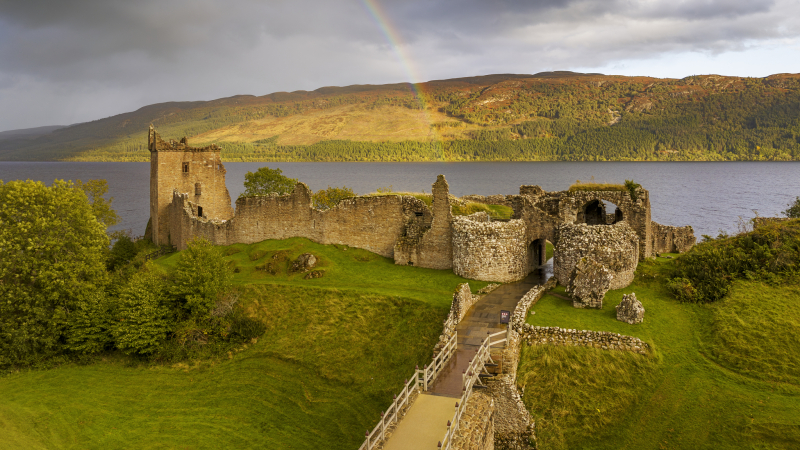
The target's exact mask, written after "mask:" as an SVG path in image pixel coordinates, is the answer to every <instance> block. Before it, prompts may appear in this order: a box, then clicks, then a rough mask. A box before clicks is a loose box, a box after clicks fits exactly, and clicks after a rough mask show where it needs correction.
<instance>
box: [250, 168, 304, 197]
mask: <svg viewBox="0 0 800 450" xmlns="http://www.w3.org/2000/svg"><path fill="white" fill-rule="evenodd" d="M295 184H297V180H296V179H294V178H289V177H287V176H285V175H283V171H282V170H281V169H270V168H269V167H261V168H260V169H258V170H256V171H255V172H247V174H246V175H245V176H244V188H245V191H244V193H243V194H242V196H243V197H255V196H259V195H269V194H270V193H272V192H275V193H277V194H278V195H283V194H288V193H290V192H292V190H293V189H294V186H295Z"/></svg>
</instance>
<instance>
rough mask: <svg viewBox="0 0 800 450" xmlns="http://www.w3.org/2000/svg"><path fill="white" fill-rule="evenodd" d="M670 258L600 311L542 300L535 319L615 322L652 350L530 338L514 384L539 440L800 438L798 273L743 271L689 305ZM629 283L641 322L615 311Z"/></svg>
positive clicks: (764, 445)
mask: <svg viewBox="0 0 800 450" xmlns="http://www.w3.org/2000/svg"><path fill="white" fill-rule="evenodd" d="M671 261H672V260H670V259H665V258H658V260H657V261H656V262H649V261H646V262H643V263H642V264H640V267H639V270H638V271H637V277H636V280H635V281H634V283H633V284H632V285H631V286H629V287H627V288H625V289H621V290H618V291H611V292H609V293H608V294H607V295H606V300H605V302H604V306H603V309H602V310H590V309H584V310H581V309H574V308H572V305H571V302H570V301H569V300H565V299H562V298H559V297H556V296H553V295H547V296H545V297H543V298H542V300H540V301H539V303H537V305H535V307H534V308H533V310H534V311H535V312H536V314H535V315H530V316H529V317H528V322H529V323H532V324H535V325H540V326H560V327H564V328H575V329H586V330H597V331H612V332H618V333H623V334H627V335H632V336H637V337H639V338H641V339H642V340H644V341H646V342H648V343H650V344H651V345H652V346H653V348H654V352H653V355H652V356H640V355H634V354H628V353H623V352H614V351H603V350H599V349H589V348H579V347H552V346H533V347H524V348H523V356H522V359H521V363H520V372H519V374H520V375H519V383H520V384H521V385H523V386H524V387H525V393H524V396H523V398H524V401H525V404H526V405H527V406H528V408H529V409H530V410H531V412H532V414H533V415H534V417H535V418H536V419H537V420H538V424H537V425H538V433H539V444H540V448H541V449H545V450H547V449H567V448H569V449H572V448H581V449H673V448H674V449H701V448H702V449H705V448H707V449H712V448H713V449H718V448H719V449H728V448H729V449H751V448H752V449H797V448H800V370H798V358H799V356H798V355H800V340H799V339H798V331H797V330H799V329H800V303H799V302H798V298H800V296H798V294H799V293H798V287H797V285H796V283H792V282H787V284H786V285H784V286H768V285H765V284H762V283H758V282H746V281H739V282H736V283H735V285H734V289H733V291H732V293H731V295H730V296H729V297H726V298H725V299H724V300H722V301H720V302H718V303H716V304H711V305H695V304H682V303H679V302H677V301H676V300H674V299H673V298H672V297H671V296H670V295H669V294H668V293H667V292H666V290H665V289H664V288H663V274H664V273H665V271H666V270H668V269H669V267H670V265H671ZM554 292H555V293H559V294H561V295H565V293H564V292H563V289H559V288H557V289H556V290H554ZM630 292H635V293H636V296H637V298H638V299H639V300H640V301H641V302H642V304H643V305H644V307H645V309H646V313H645V320H644V322H643V323H642V324H638V325H629V324H626V323H623V322H618V321H617V320H616V313H615V309H614V306H615V305H616V304H618V303H619V301H620V300H621V298H622V294H624V293H630Z"/></svg>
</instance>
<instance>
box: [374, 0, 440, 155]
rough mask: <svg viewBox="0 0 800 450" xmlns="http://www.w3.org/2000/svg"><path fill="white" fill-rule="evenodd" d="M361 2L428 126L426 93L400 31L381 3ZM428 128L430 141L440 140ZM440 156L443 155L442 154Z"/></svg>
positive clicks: (431, 128)
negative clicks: (400, 70)
mask: <svg viewBox="0 0 800 450" xmlns="http://www.w3.org/2000/svg"><path fill="white" fill-rule="evenodd" d="M361 3H362V4H363V5H364V8H366V10H367V12H368V13H369V15H370V16H372V19H373V20H374V21H375V23H376V24H377V25H378V28H379V29H380V30H381V32H382V33H383V35H384V36H385V37H386V40H387V41H388V43H389V45H390V46H391V47H392V50H393V51H394V54H395V55H396V56H397V59H398V60H399V61H400V64H401V65H402V66H403V69H404V70H405V72H406V74H407V75H408V78H409V83H410V84H411V88H412V89H413V91H414V95H415V97H416V98H417V101H418V102H419V106H420V109H421V111H422V114H423V115H424V120H425V122H427V123H428V125H429V126H430V125H431V123H432V120H431V116H430V113H429V112H428V108H427V104H428V103H429V102H428V100H427V94H426V93H425V92H424V89H423V86H422V80H421V77H420V75H419V71H418V70H416V67H415V66H414V64H413V63H412V61H413V60H412V58H411V57H410V56H409V55H408V52H407V51H406V50H405V48H404V46H403V45H402V44H401V39H400V33H399V32H398V31H397V28H396V27H395V26H394V25H393V24H392V22H391V21H390V20H389V17H388V15H387V14H386V12H385V11H384V10H383V7H381V5H380V4H379V3H378V1H377V0H361ZM430 130H431V131H430V132H431V134H432V138H433V139H432V141H434V142H441V138H440V137H439V136H438V133H437V132H436V130H435V129H434V128H433V127H430ZM442 156H443V157H444V155H442Z"/></svg>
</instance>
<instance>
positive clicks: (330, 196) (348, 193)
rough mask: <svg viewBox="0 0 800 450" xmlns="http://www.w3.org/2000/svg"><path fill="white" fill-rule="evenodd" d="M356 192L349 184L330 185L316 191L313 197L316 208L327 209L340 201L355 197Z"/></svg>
mask: <svg viewBox="0 0 800 450" xmlns="http://www.w3.org/2000/svg"><path fill="white" fill-rule="evenodd" d="M355 196H356V193H355V192H353V190H352V189H350V188H349V187H347V186H342V187H330V186H328V189H321V190H319V191H317V192H316V193H314V195H313V196H312V197H311V199H312V200H313V201H314V208H317V209H319V210H325V209H330V208H333V207H334V206H336V205H338V204H339V202H340V201H342V200H344V199H346V198H351V197H355Z"/></svg>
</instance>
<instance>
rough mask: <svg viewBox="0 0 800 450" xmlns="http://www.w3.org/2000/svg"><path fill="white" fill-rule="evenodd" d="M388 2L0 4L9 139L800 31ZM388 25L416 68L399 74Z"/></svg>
mask: <svg viewBox="0 0 800 450" xmlns="http://www.w3.org/2000/svg"><path fill="white" fill-rule="evenodd" d="M379 3H380V5H381V9H382V10H384V11H385V12H386V17H385V18H386V19H387V21H388V23H383V24H382V23H378V22H376V21H375V20H374V19H373V18H372V16H371V14H370V13H369V11H368V8H367V7H366V6H365V3H364V1H363V0H329V1H317V0H269V1H266V0H235V1H220V0H144V1H130V0H127V1H122V0H23V1H9V0H0V104H2V105H4V106H7V105H11V107H5V108H3V110H2V111H0V129H8V128H13V127H21V126H37V125H45V124H50V123H70V122H76V121H83V120H91V119H96V118H99V117H102V116H105V115H110V114H113V113H119V112H124V111H127V110H131V109H135V108H136V107H139V106H143V105H145V104H148V103H155V102H159V101H168V100H199V99H211V98H218V97H222V96H228V95H235V94H256V95H261V94H266V93H269V92H273V91H278V90H295V89H314V88H316V87H320V86H324V85H343V84H354V83H386V82H397V81H407V80H409V78H410V76H411V75H410V74H409V73H408V72H406V71H405V70H404V67H405V66H406V65H410V66H412V67H416V68H417V71H418V73H419V76H420V77H421V78H423V79H434V78H438V79H441V78H447V77H458V76H466V75H476V74H482V73H488V72H518V73H533V72H537V71H542V70H552V69H570V68H574V67H600V66H603V65H607V64H610V63H614V62H615V61H618V60H622V59H637V58H638V59H647V58H655V57H658V56H659V55H664V54H670V53H676V52H704V53H710V54H715V53H721V52H726V51H731V50H734V51H735V50H741V49H745V48H752V47H753V46H754V45H758V44H759V43H760V42H776V41H779V40H781V39H783V40H787V39H789V40H791V39H795V38H796V37H797V36H798V34H800V31H799V30H798V24H797V23H796V22H797V21H796V20H795V18H796V17H798V16H799V15H800V6H798V2H797V1H796V0H773V1H753V0H749V1H741V0H724V1H713V0H694V1H685V0H672V1H668V0H644V1H632V0H609V1H585V0H583V1H582V0H544V1H522V0H383V1H379ZM384 25H388V26H389V28H391V29H395V30H396V31H397V35H396V36H395V37H397V38H398V41H399V42H400V43H401V44H403V45H404V48H403V50H404V53H405V54H407V55H409V58H410V61H403V62H401V61H398V59H397V57H396V54H395V53H394V52H393V50H392V48H391V46H390V45H389V42H388V40H387V38H386V36H385V35H384V34H383V32H382V27H383V26H384ZM792 70H795V71H796V70H797V69H796V68H794V69H792V68H787V70H786V71H792ZM691 73H693V72H691ZM687 74H688V73H687ZM43 105H46V106H43Z"/></svg>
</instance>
